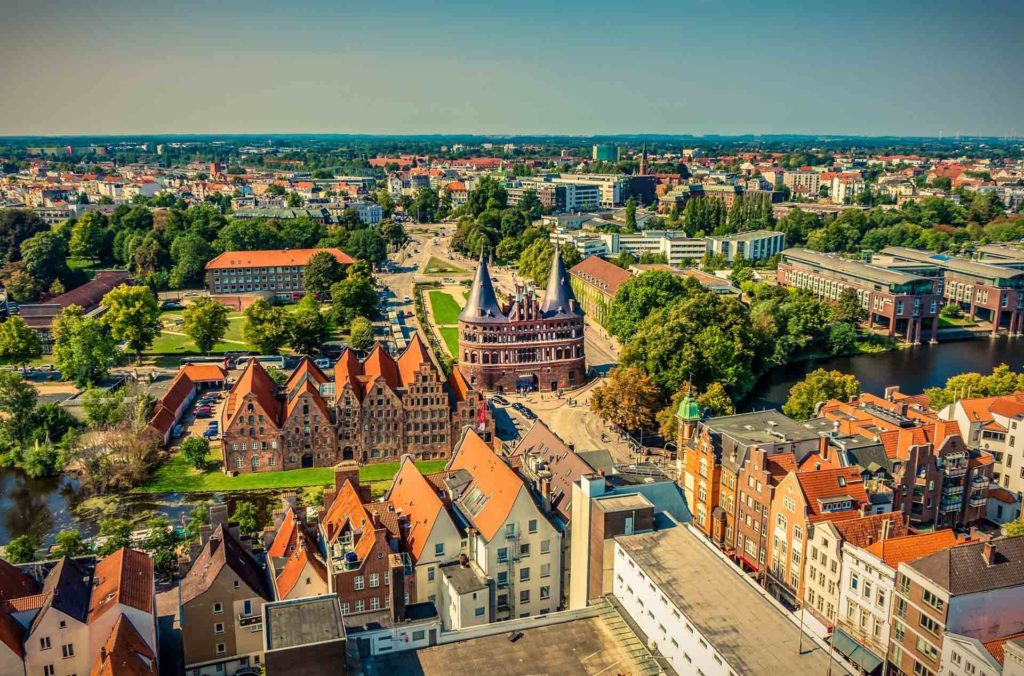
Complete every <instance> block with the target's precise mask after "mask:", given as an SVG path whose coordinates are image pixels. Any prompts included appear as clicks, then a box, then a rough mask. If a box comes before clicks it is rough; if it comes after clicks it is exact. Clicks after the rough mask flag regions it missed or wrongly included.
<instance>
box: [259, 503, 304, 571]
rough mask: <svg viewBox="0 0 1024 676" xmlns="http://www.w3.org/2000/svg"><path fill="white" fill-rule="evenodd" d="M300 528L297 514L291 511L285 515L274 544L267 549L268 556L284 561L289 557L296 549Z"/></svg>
mask: <svg viewBox="0 0 1024 676" xmlns="http://www.w3.org/2000/svg"><path fill="white" fill-rule="evenodd" d="M300 528H301V526H300V525H299V522H298V519H296V518H295V512H293V511H292V510H291V509H289V510H288V511H287V512H286V513H285V515H284V521H282V522H281V527H280V528H278V529H277V534H276V535H274V542H273V543H272V544H271V545H270V548H269V549H267V556H269V557H271V558H274V559H283V558H284V557H286V556H288V554H290V553H291V551H292V549H293V548H294V547H295V541H296V540H297V539H298V536H299V529H300Z"/></svg>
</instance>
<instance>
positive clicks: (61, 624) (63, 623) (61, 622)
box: [60, 620, 68, 629]
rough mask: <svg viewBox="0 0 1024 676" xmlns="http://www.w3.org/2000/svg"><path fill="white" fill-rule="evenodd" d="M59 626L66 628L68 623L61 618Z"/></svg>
mask: <svg viewBox="0 0 1024 676" xmlns="http://www.w3.org/2000/svg"><path fill="white" fill-rule="evenodd" d="M60 628H61V629H67V628H68V623H67V622H65V621H64V620H61V621H60Z"/></svg>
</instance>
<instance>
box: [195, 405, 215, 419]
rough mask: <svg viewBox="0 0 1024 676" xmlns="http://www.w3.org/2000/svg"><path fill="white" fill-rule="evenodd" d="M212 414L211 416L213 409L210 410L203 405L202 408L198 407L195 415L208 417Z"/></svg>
mask: <svg viewBox="0 0 1024 676" xmlns="http://www.w3.org/2000/svg"><path fill="white" fill-rule="evenodd" d="M212 416H213V411H211V410H210V409H209V408H208V407H203V408H201V409H199V410H198V411H196V417H197V418H210V417H212Z"/></svg>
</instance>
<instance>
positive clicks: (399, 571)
mask: <svg viewBox="0 0 1024 676" xmlns="http://www.w3.org/2000/svg"><path fill="white" fill-rule="evenodd" d="M388 568H389V570H390V572H391V621H392V622H402V621H404V620H405V584H406V580H405V566H404V565H402V555H401V554H390V555H388Z"/></svg>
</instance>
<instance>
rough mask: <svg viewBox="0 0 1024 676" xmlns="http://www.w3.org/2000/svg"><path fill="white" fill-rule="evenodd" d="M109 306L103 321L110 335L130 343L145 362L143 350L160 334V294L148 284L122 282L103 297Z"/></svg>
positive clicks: (137, 355) (131, 347) (139, 358)
mask: <svg viewBox="0 0 1024 676" xmlns="http://www.w3.org/2000/svg"><path fill="white" fill-rule="evenodd" d="M103 305H104V306H105V307H106V308H107V312H106V314H104V315H103V323H104V324H106V325H107V326H108V327H109V328H110V335H112V336H113V337H114V338H115V339H116V340H120V341H124V342H125V343H127V344H128V349H130V350H132V351H133V352H135V354H136V357H137V358H138V360H139V361H142V352H143V350H145V349H146V348H148V347H149V346H150V345H152V344H153V340H154V339H155V338H156V337H157V336H159V335H160V305H159V303H157V300H156V296H155V295H154V294H153V292H152V291H150V290H149V289H148V288H146V287H144V286H129V285H127V284H122V285H120V286H118V287H115V288H114V289H112V290H111V291H110V292H109V293H107V295H106V296H104V297H103Z"/></svg>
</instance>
